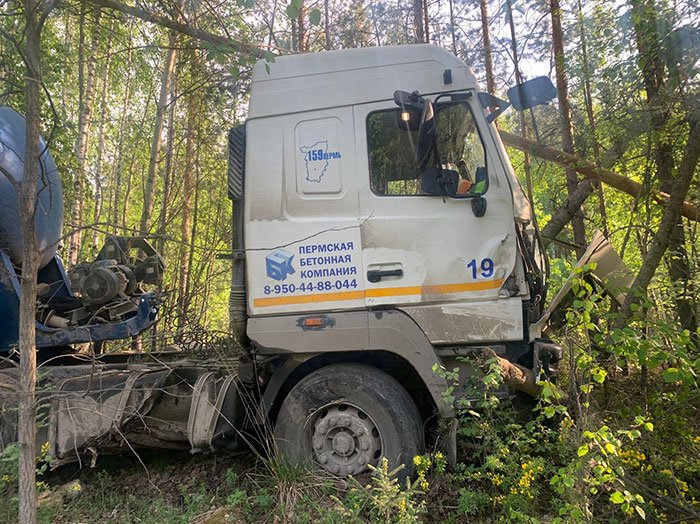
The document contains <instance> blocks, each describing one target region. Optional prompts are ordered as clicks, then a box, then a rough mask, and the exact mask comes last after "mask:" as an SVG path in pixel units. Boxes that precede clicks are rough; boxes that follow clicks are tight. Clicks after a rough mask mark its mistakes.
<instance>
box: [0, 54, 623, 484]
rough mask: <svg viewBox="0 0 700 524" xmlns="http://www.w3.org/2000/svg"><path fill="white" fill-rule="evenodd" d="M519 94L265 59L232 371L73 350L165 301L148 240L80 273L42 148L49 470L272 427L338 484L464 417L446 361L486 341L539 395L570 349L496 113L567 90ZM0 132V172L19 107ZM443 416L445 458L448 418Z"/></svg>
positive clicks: (419, 61)
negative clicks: (503, 96)
mask: <svg viewBox="0 0 700 524" xmlns="http://www.w3.org/2000/svg"><path fill="white" fill-rule="evenodd" d="M508 96H509V102H508V103H507V102H504V101H503V100H499V99H497V98H496V97H494V96H493V95H490V94H487V93H483V92H480V91H479V90H478V86H477V82H476V78H475V76H474V74H473V73H472V71H471V70H470V68H469V67H468V66H466V65H465V64H464V63H463V62H461V61H460V60H458V59H457V58H456V57H455V56H453V55H452V54H450V53H449V52H447V51H445V50H442V49H440V48H438V47H436V46H432V45H412V46H396V47H380V48H368V49H355V50H343V51H331V52H324V53H316V54H304V55H296V56H283V57H278V58H276V60H275V62H274V63H272V64H266V63H264V62H262V61H261V62H259V63H258V64H256V65H255V67H254V69H253V77H252V84H251V93H250V104H249V111H248V118H247V120H246V121H245V123H244V124H243V125H241V126H238V127H235V128H234V129H232V130H231V132H230V134H229V166H228V196H229V197H230V198H231V200H232V201H233V212H232V217H233V228H232V230H233V238H232V251H231V253H230V255H228V256H229V257H230V259H231V264H232V269H233V271H232V281H231V292H230V324H231V331H232V333H233V335H234V336H235V339H236V340H237V342H238V343H239V344H240V346H241V348H242V357H241V358H240V362H239V363H238V365H237V366H235V369H232V368H231V367H230V366H228V365H227V364H226V363H225V362H221V361H217V360H215V359H214V360H201V361H191V360H190V361H185V360H177V359H175V360H174V361H168V362H165V361H163V360H162V359H158V358H156V357H155V356H154V358H153V359H152V360H150V361H144V359H140V360H139V362H133V361H130V359H129V356H128V355H120V354H114V353H110V354H105V355H100V354H99V353H100V352H99V351H98V350H95V351H93V352H92V353H93V354H94V356H92V357H91V358H90V359H89V360H86V357H85V356H84V355H83V354H81V353H80V352H79V351H77V349H75V348H76V345H77V344H81V343H91V344H93V346H98V345H99V344H101V343H102V341H105V340H112V339H128V338H129V337H132V336H134V335H138V334H139V333H142V332H143V331H144V330H146V329H147V328H148V327H150V326H151V325H152V324H153V323H154V322H156V321H157V313H158V300H157V296H156V295H154V294H152V293H148V292H145V291H144V288H143V284H148V283H157V282H158V280H159V279H160V276H161V275H162V271H163V268H164V265H163V261H162V260H161V258H160V256H159V255H158V254H157V253H156V252H155V251H154V250H153V249H152V248H151V247H150V245H149V244H148V243H147V242H146V241H145V240H144V239H125V238H108V240H107V243H106V245H105V248H104V249H103V250H102V251H101V252H100V254H99V255H98V257H97V260H96V261H94V262H92V263H89V264H81V265H78V266H77V267H75V268H74V269H72V270H71V275H70V277H69V276H68V275H67V274H66V272H65V271H64V269H63V266H62V264H61V262H60V260H59V258H58V257H57V256H56V255H55V250H56V248H55V246H56V243H57V242H58V238H59V237H60V234H61V231H62V222H61V215H62V203H61V194H60V183H59V180H58V176H57V174H56V167H55V165H54V164H53V161H52V160H51V158H50V155H49V153H48V152H44V154H43V156H42V167H43V170H42V173H45V174H46V175H47V176H45V177H42V180H40V181H39V183H40V184H44V185H43V186H42V187H43V189H44V190H43V191H40V195H41V198H42V199H50V200H46V202H43V205H42V206H40V209H39V211H38V212H37V224H39V223H41V224H43V225H44V226H45V227H44V228H43V229H42V231H44V232H45V237H43V238H42V239H41V240H42V242H43V244H42V245H43V247H44V248H45V250H44V253H46V256H45V259H44V260H43V261H42V269H41V271H40V272H39V275H38V281H39V282H40V284H41V285H40V289H41V291H40V296H38V297H37V301H38V304H39V308H38V311H39V313H38V316H37V329H38V331H37V348H38V350H39V351H53V352H54V353H57V354H60V358H59V359H58V361H59V362H60V364H61V365H52V358H48V359H46V361H45V362H44V364H43V365H42V366H41V368H40V377H41V378H40V380H41V383H40V386H41V387H40V391H41V393H40V397H41V398H40V405H41V409H40V411H41V413H40V415H41V417H42V420H43V424H41V427H40V433H39V439H40V440H41V443H42V444H43V443H44V442H48V443H49V454H50V455H51V456H53V457H54V459H55V460H56V462H55V463H62V462H67V461H73V460H77V459H78V458H80V457H86V456H92V457H93V458H94V457H96V456H97V454H98V453H104V452H118V451H128V452H131V451H133V450H134V449H136V448H140V447H161V448H170V449H186V450H191V451H192V452H212V451H226V450H229V451H230V450H237V449H240V448H241V447H243V446H247V445H250V441H251V440H252V439H255V438H260V437H259V436H260V435H265V434H268V433H271V435H270V438H271V439H272V442H273V443H274V445H275V448H276V449H277V450H278V451H279V452H281V453H284V454H286V455H289V456H291V457H294V458H298V459H301V460H306V461H309V462H314V463H316V464H317V465H318V466H319V467H321V468H323V469H325V470H327V471H329V472H331V473H333V474H335V475H338V476H348V475H354V474H358V473H360V472H363V471H365V470H366V469H367V468H368V466H369V465H376V464H377V463H378V462H379V461H380V460H381V458H382V457H386V458H387V459H388V460H389V463H390V464H391V465H392V466H394V465H398V464H401V463H409V464H410V461H411V459H412V457H413V456H414V455H417V454H420V453H422V452H423V449H424V442H425V435H426V431H427V430H429V429H430V428H434V427H435V426H436V425H437V422H438V421H439V420H447V421H448V422H449V421H454V418H455V411H454V406H452V405H450V404H448V403H446V402H445V401H444V400H443V392H444V391H445V390H446V388H447V387H448V383H447V381H446V379H445V378H444V374H441V373H437V372H436V370H438V368H446V369H449V370H452V369H454V368H459V370H460V377H461V379H465V378H466V377H468V376H469V375H470V374H472V373H473V372H474V366H475V364H474V358H475V357H479V356H480V355H483V354H485V353H486V352H490V353H489V354H495V355H496V356H497V358H498V359H499V362H502V363H503V365H504V366H506V367H509V368H510V369H512V370H514V372H515V373H514V376H515V375H517V376H518V377H520V378H519V379H517V378H516V379H513V380H510V381H507V385H505V386H504V387H503V394H504V395H508V394H510V393H511V392H512V391H513V388H519V389H523V390H525V391H527V392H529V393H531V394H536V389H537V386H536V382H537V381H538V380H539V379H540V377H542V376H551V375H552V374H553V373H555V369H556V365H557V362H558V360H559V358H560V356H561V350H560V349H559V347H558V346H557V345H556V344H555V343H553V342H552V341H550V340H548V339H547V338H546V337H545V330H546V327H547V321H548V319H549V316H550V313H551V307H550V308H549V309H545V302H546V298H547V287H548V281H547V273H548V271H547V267H548V266H547V258H546V256H545V253H544V250H543V248H542V243H541V241H540V238H539V234H538V231H537V227H536V222H535V220H533V210H532V206H531V204H530V203H529V202H528V200H527V198H526V196H525V194H524V192H523V190H522V188H521V186H520V184H519V183H518V180H517V178H516V176H515V174H514V172H513V169H512V167H511V165H510V162H509V160H508V156H507V154H506V151H505V148H504V146H503V144H502V143H501V140H500V138H499V134H498V132H497V129H496V128H495V126H494V124H493V120H494V119H495V117H496V116H498V114H499V113H500V112H502V111H503V110H504V109H505V108H506V107H507V106H508V105H513V106H514V107H515V108H516V109H519V110H525V109H529V108H532V107H534V106H537V105H540V104H544V103H547V102H548V101H549V100H551V99H552V98H553V97H555V96H556V91H555V90H554V88H553V87H552V85H551V82H549V81H548V80H547V79H542V78H540V79H535V80H531V81H528V82H525V83H524V84H521V85H518V86H515V87H514V88H512V89H511V90H510V91H509V93H508ZM493 108H497V109H496V110H493ZM0 122H2V127H0V136H1V137H2V143H3V146H2V147H3V149H2V150H0V162H2V163H3V166H6V167H7V166H8V165H9V164H10V163H11V157H12V155H14V156H16V157H18V159H19V162H20V163H21V157H22V150H23V147H9V146H8V145H7V144H8V143H9V142H12V141H14V142H21V140H23V139H20V137H23V136H24V135H23V133H24V127H23V126H24V123H23V121H22V119H21V117H19V115H17V114H16V113H13V112H11V111H10V110H3V112H2V113H0ZM8 169H9V170H10V172H14V173H21V170H19V171H18V170H17V169H15V170H14V171H12V169H10V168H8ZM18 176H19V175H18ZM0 187H2V197H3V198H5V197H7V196H8V194H9V193H11V191H10V189H9V186H5V185H2V186H0ZM46 188H50V189H51V190H50V191H48V190H46ZM2 209H3V210H2V219H3V220H2V221H3V225H2V227H3V228H4V229H3V230H2V231H3V235H2V237H1V238H0V256H1V260H0V261H1V264H0V271H1V272H2V273H1V274H0V278H1V280H2V285H1V286H0V309H1V310H2V313H3V314H2V315H0V318H2V322H3V327H2V331H1V332H0V352H1V353H2V355H3V356H4V359H5V362H6V363H9V364H6V366H5V367H6V369H4V370H2V371H0V376H1V377H2V379H1V380H0V406H1V407H2V409H3V413H2V419H1V420H0V424H2V426H1V428H0V438H1V441H0V444H2V445H7V444H8V443H9V442H11V441H12V440H13V438H15V428H14V409H15V402H16V401H15V400H14V392H15V389H16V386H14V385H13V384H15V383H16V370H15V369H14V368H13V367H12V365H11V363H12V360H13V359H16V357H15V356H13V355H12V351H13V350H12V347H13V345H14V344H15V342H16V338H17V327H16V325H17V309H18V301H19V295H18V293H19V291H18V289H19V288H18V285H17V272H19V271H21V260H19V258H18V247H17V242H16V239H17V238H19V236H18V230H17V228H18V225H17V222H18V221H17V217H16V212H15V211H14V210H13V209H12V208H11V206H7V205H5V204H4V203H3V208H2ZM13 213H15V214H13ZM8 224H10V225H9V226H8ZM42 227H43V226H42ZM13 228H14V229H13ZM42 234H43V233H42ZM594 244H595V245H594V246H592V247H591V248H589V251H588V253H587V258H586V260H588V259H594V260H597V261H598V271H599V272H600V273H601V275H602V274H604V273H611V271H613V270H615V269H617V268H619V267H620V264H621V261H620V260H619V258H618V257H617V255H615V254H614V252H612V250H611V249H610V247H609V245H608V244H607V242H606V241H605V239H603V238H601V237H597V238H596V241H595V242H594ZM621 283H622V282H621V281H620V282H618V284H621ZM565 291H566V289H564V290H562V292H560V293H559V295H558V297H557V298H556V299H555V300H552V301H551V302H552V303H554V304H556V303H558V302H559V301H560V298H561V296H563V294H564V293H565ZM71 348H74V349H73V350H71ZM171 360H172V359H171ZM144 362H146V363H144ZM445 427H452V431H451V432H448V433H450V434H449V435H448V436H447V438H445V439H444V445H445V447H446V449H447V450H448V452H449V456H450V457H451V458H452V459H454V456H455V446H456V444H455V429H454V428H455V425H454V424H451V425H450V424H446V425H445ZM265 429H269V430H271V431H269V432H268V433H266V431H265Z"/></svg>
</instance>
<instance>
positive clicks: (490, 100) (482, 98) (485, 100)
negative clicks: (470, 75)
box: [477, 92, 510, 124]
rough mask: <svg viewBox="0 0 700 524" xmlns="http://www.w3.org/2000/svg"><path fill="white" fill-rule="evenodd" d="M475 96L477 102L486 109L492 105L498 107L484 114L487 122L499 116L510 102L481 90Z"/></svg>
mask: <svg viewBox="0 0 700 524" xmlns="http://www.w3.org/2000/svg"><path fill="white" fill-rule="evenodd" d="M477 96H478V97H479V103H480V104H481V107H482V108H484V109H486V108H488V107H494V106H495V107H497V108H498V109H496V110H495V111H493V112H492V113H489V114H488V115H487V116H486V121H487V122H488V123H489V124H490V123H491V122H493V121H494V120H496V119H497V118H498V117H499V116H501V114H503V112H504V111H505V110H506V109H508V108H509V107H510V102H506V101H505V100H502V99H500V98H498V97H497V96H493V95H492V94H491V93H484V92H481V93H478V95H477Z"/></svg>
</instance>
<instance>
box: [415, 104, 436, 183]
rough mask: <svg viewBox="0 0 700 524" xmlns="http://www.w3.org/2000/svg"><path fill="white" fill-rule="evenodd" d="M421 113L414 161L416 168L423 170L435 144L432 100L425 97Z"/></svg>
mask: <svg viewBox="0 0 700 524" xmlns="http://www.w3.org/2000/svg"><path fill="white" fill-rule="evenodd" d="M424 104H425V105H424V106H423V114H422V115H421V118H420V125H419V127H418V139H417V141H416V162H417V163H418V169H420V170H423V169H425V167H426V166H427V165H428V161H429V160H430V153H431V152H432V151H433V147H434V145H435V137H436V135H437V125H436V124H435V108H434V107H433V102H432V100H429V99H425V102H424Z"/></svg>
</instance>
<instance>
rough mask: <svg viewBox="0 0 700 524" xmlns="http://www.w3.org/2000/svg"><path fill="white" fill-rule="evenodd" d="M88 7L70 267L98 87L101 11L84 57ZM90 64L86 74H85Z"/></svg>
mask: <svg viewBox="0 0 700 524" xmlns="http://www.w3.org/2000/svg"><path fill="white" fill-rule="evenodd" d="M86 10H87V6H86V4H83V5H82V7H81V12H80V45H79V47H78V93H79V104H78V105H79V109H78V138H77V140H76V144H75V156H76V159H77V161H78V166H77V171H76V173H75V175H74V177H73V198H74V202H73V210H72V213H71V229H72V232H71V235H70V240H69V245H68V264H69V265H70V266H74V265H75V264H77V263H78V258H79V254H80V248H81V243H82V229H81V228H82V226H83V207H84V202H83V199H84V197H85V195H84V193H85V179H86V176H87V153H88V138H89V133H90V124H91V123H92V122H91V113H92V100H93V92H94V85H95V55H96V54H97V47H98V43H99V38H100V17H101V13H100V10H99V8H98V9H97V10H96V12H95V27H94V29H93V34H92V43H91V44H90V49H89V50H88V51H87V53H88V56H87V58H86V57H85V27H86V26H87V21H86ZM86 65H87V72H86V71H85V69H86Z"/></svg>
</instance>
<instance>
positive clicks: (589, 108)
mask: <svg viewBox="0 0 700 524" xmlns="http://www.w3.org/2000/svg"><path fill="white" fill-rule="evenodd" d="M577 6H578V25H579V35H580V37H581V59H582V60H583V99H584V102H585V104H586V115H587V116H588V125H589V127H590V133H589V136H590V139H591V143H592V145H593V158H594V160H595V164H596V166H598V167H601V155H600V144H599V143H598V133H597V132H596V127H597V126H596V121H595V115H594V113H593V90H592V89H591V68H590V64H589V63H588V38H587V36H586V26H585V22H584V21H585V18H584V16H583V6H582V5H581V0H577ZM579 185H580V183H579ZM596 186H597V189H598V209H599V210H600V222H601V227H602V229H603V234H604V235H605V236H606V237H608V236H610V231H609V229H608V212H607V209H606V206H605V188H604V186H603V184H602V183H600V181H599V182H598V183H597V184H596ZM569 198H571V196H569Z"/></svg>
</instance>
